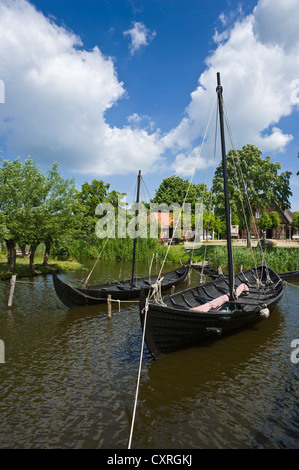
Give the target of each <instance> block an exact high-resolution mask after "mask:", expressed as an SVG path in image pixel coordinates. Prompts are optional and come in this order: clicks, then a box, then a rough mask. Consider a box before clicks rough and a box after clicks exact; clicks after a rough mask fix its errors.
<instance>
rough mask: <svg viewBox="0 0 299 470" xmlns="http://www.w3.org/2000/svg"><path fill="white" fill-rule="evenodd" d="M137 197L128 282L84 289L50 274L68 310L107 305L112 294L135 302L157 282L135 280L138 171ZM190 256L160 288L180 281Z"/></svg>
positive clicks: (187, 269)
mask: <svg viewBox="0 0 299 470" xmlns="http://www.w3.org/2000/svg"><path fill="white" fill-rule="evenodd" d="M137 182H138V184H137V197H136V205H137V209H136V212H135V237H134V243H133V261H132V273H131V278H130V280H126V281H116V282H112V283H108V282H107V283H105V284H101V285H95V286H87V287H85V285H83V287H75V286H72V285H70V284H67V283H65V282H63V281H62V280H61V279H59V277H58V276H57V275H56V274H53V283H54V287H55V290H56V294H57V295H58V297H59V299H60V300H61V301H62V302H63V303H64V304H65V305H66V306H67V307H68V308H73V307H78V306H84V305H95V304H100V303H103V302H107V297H108V295H111V299H115V300H130V299H136V298H138V297H139V296H140V291H141V289H145V290H146V291H148V290H150V288H151V285H153V284H155V282H156V281H157V279H158V275H156V276H147V277H142V278H136V277H135V276H134V270H135V253H136V242H137V224H138V215H139V214H138V212H139V210H138V203H139V196H140V182H141V171H139V173H138V177H137ZM191 259H192V255H191V256H190V259H189V261H188V263H187V264H185V265H184V266H181V267H179V268H178V269H174V270H172V271H170V272H167V273H165V274H162V275H161V277H162V276H163V279H162V281H161V289H162V290H165V289H169V288H171V287H172V286H176V285H177V284H179V283H180V282H182V281H183V280H184V279H185V278H186V276H187V274H188V272H189V269H190V265H191Z"/></svg>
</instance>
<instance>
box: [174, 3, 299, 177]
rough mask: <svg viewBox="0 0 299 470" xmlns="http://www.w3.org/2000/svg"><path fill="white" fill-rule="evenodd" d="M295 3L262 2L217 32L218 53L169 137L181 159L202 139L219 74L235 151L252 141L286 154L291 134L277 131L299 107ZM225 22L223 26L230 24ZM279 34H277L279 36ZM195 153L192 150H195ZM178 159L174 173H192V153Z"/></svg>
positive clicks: (298, 16)
mask: <svg viewBox="0 0 299 470" xmlns="http://www.w3.org/2000/svg"><path fill="white" fill-rule="evenodd" d="M295 4H297V1H296V0H277V1H276V2H275V8H273V2H271V1H270V0H260V1H259V3H258V4H257V6H256V8H255V9H254V11H253V13H252V14H251V15H249V16H247V17H245V18H244V17H243V18H242V19H238V20H237V21H236V22H235V23H234V24H233V26H230V27H229V28H228V29H227V30H224V31H222V32H219V33H218V32H216V34H215V37H214V39H215V42H216V46H217V47H216V49H215V50H214V51H213V53H212V54H211V55H210V56H209V57H208V58H207V59H206V65H207V67H206V70H205V71H204V72H203V73H202V75H201V76H200V78H199V85H198V87H197V89H196V90H194V91H193V92H192V93H191V100H190V104H189V106H188V107H187V109H186V116H185V117H184V119H183V120H182V121H181V123H180V124H179V125H178V126H177V127H176V128H175V129H173V130H171V132H169V134H168V135H167V136H166V137H165V139H166V142H167V145H169V146H172V147H173V148H177V150H178V152H180V153H179V155H180V154H181V153H182V151H184V150H185V149H186V150H188V149H190V145H191V142H192V141H193V140H194V139H195V138H196V135H197V136H198V135H203V131H204V123H205V124H206V123H207V122H208V113H209V111H210V110H211V106H212V105H211V103H213V100H214V99H215V95H216V93H215V85H216V73H217V72H220V73H221V80H222V84H223V89H224V90H223V96H224V100H225V103H226V108H227V110H228V116H229V119H230V126H231V128H232V130H233V134H234V141H235V144H236V147H237V148H240V147H242V146H243V145H245V144H247V143H250V144H254V145H257V146H258V147H259V148H260V149H261V150H262V151H264V152H273V151H284V150H285V149H286V146H287V145H288V143H289V142H290V141H291V140H292V135H290V134H287V133H285V132H283V130H282V129H281V128H279V121H280V119H281V118H282V117H284V116H288V115H290V114H291V113H292V111H293V110H294V109H295V107H296V105H297V107H298V103H297V101H296V100H294V95H295V91H294V90H292V88H291V86H292V83H294V80H295V79H296V78H297V76H298V63H299V47H298V45H299V29H298V27H297V26H294V25H298V24H299V10H298V8H296V7H297V5H295ZM220 19H221V23H222V25H224V24H226V23H225V22H224V21H223V18H220ZM276 32H277V35H276ZM191 152H192V151H191ZM184 155H185V157H184V159H183V160H182V158H181V156H179V157H177V159H176V160H175V162H174V165H173V167H174V169H175V170H176V171H177V172H179V171H183V168H182V163H183V162H185V168H186V172H188V168H189V174H190V172H191V171H192V170H191V169H190V163H192V161H193V157H192V153H190V154H189V156H188V154H186V153H185V154H184Z"/></svg>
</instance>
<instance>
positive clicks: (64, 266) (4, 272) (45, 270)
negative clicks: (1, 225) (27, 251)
mask: <svg viewBox="0 0 299 470" xmlns="http://www.w3.org/2000/svg"><path fill="white" fill-rule="evenodd" d="M42 263H43V258H42V257H37V258H36V261H35V263H34V272H33V273H31V272H30V270H29V260H28V258H19V257H17V262H16V269H15V271H14V272H13V273H11V272H9V270H8V264H7V258H6V255H5V254H0V279H1V280H5V279H10V278H11V276H12V274H16V275H17V277H18V278H20V277H32V276H37V275H38V274H50V273H52V272H53V271H55V272H60V271H72V270H76V269H83V267H82V265H81V264H80V263H78V262H77V261H75V260H69V261H58V260H51V259H50V261H49V264H48V266H42Z"/></svg>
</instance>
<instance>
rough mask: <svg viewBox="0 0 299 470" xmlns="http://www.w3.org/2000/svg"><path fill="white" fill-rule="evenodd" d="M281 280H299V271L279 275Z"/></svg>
mask: <svg viewBox="0 0 299 470" xmlns="http://www.w3.org/2000/svg"><path fill="white" fill-rule="evenodd" d="M279 276H280V277H281V279H296V278H299V271H287V272H285V273H279Z"/></svg>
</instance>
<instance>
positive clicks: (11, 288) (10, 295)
mask: <svg viewBox="0 0 299 470" xmlns="http://www.w3.org/2000/svg"><path fill="white" fill-rule="evenodd" d="M16 278H17V276H15V275H13V276H11V280H10V292H9V298H8V307H11V306H12V301H13V295H14V291H15V285H16Z"/></svg>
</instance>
